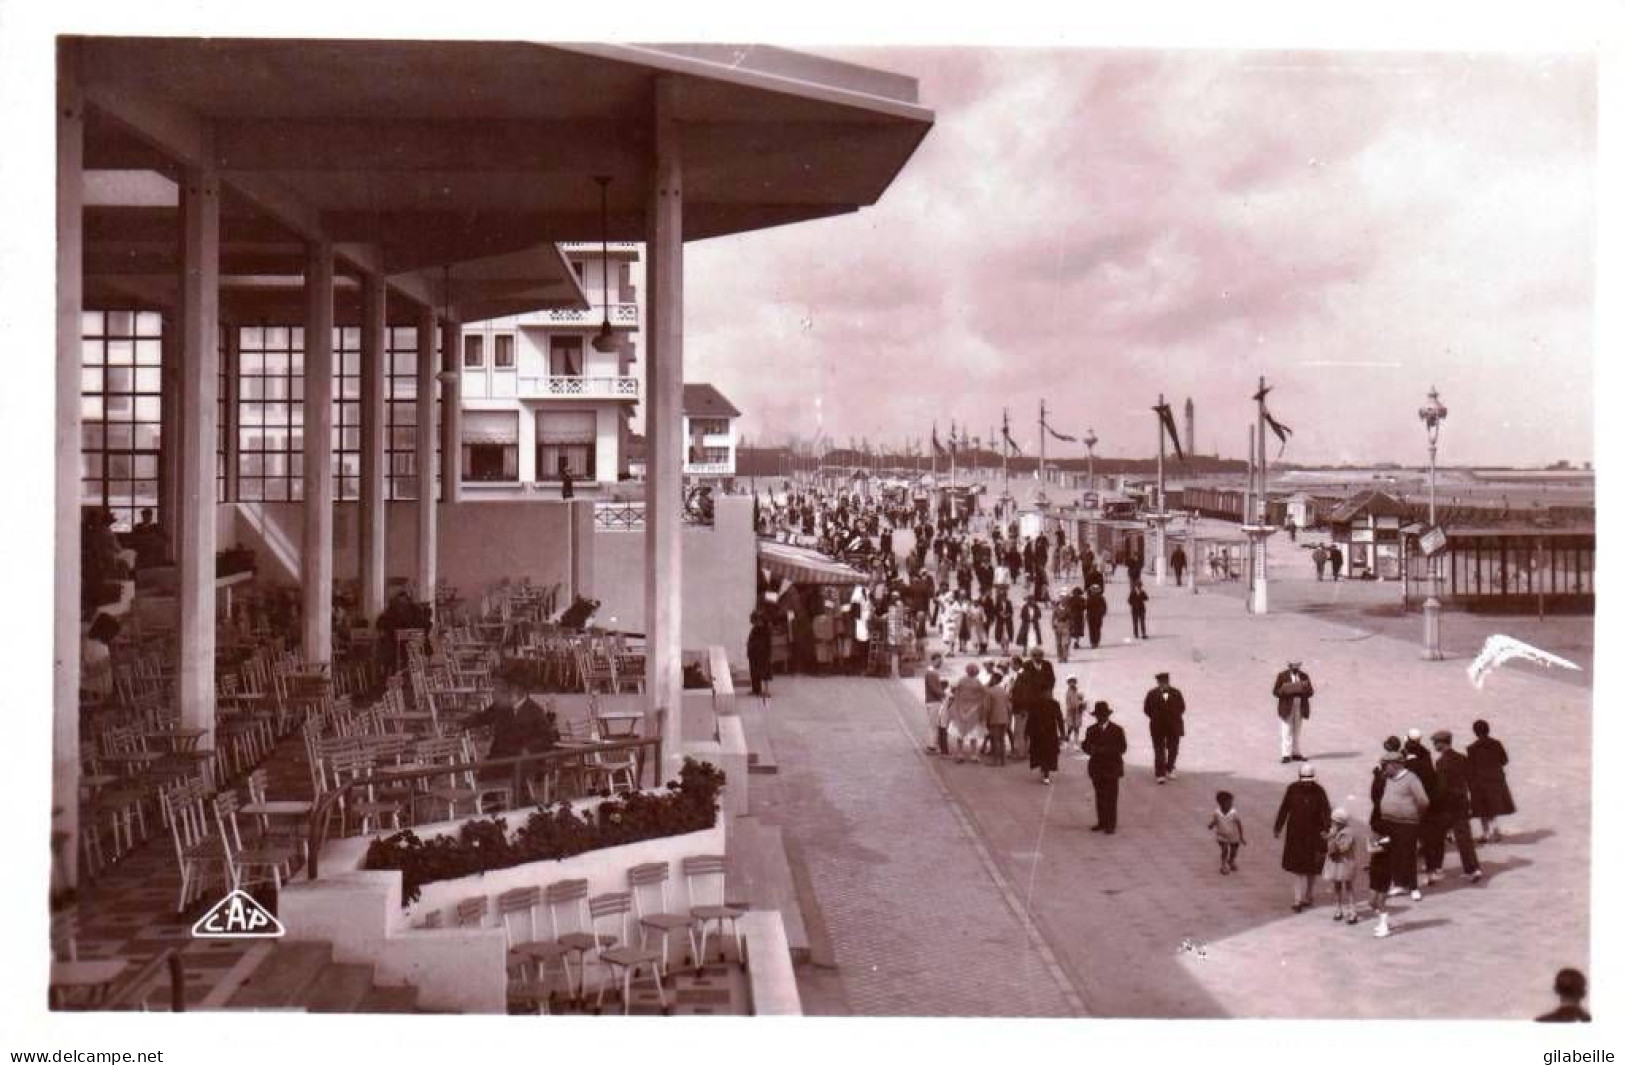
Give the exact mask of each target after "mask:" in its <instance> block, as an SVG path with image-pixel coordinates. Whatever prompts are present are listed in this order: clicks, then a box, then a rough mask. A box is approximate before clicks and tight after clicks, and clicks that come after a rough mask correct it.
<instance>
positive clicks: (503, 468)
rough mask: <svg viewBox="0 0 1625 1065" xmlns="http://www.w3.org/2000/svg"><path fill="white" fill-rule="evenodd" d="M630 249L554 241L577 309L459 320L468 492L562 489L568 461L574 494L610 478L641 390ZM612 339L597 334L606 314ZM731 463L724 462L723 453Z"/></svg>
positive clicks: (634, 256)
mask: <svg viewBox="0 0 1625 1065" xmlns="http://www.w3.org/2000/svg"><path fill="white" fill-rule="evenodd" d="M638 248H639V246H638V245H637V244H634V243H612V244H610V245H609V248H608V257H607V259H606V258H605V256H604V254H603V253H602V252H601V251H600V248H599V245H598V244H562V245H560V249H561V250H562V251H563V253H564V255H565V257H566V258H567V259H568V260H569V262H570V265H571V267H572V269H573V270H574V271H575V275H576V280H577V283H578V284H579V285H580V288H581V291H582V296H583V300H582V305H581V306H580V307H578V308H571V309H564V310H548V311H534V312H531V313H527V314H520V315H514V316H511V317H507V318H494V319H491V320H490V321H485V322H475V323H471V324H468V325H465V326H464V327H463V352H462V411H463V415H462V457H461V462H462V469H463V487H464V490H465V491H466V492H467V493H468V495H469V497H470V498H473V499H482V498H500V497H502V496H505V495H518V496H537V495H541V496H547V495H557V494H559V491H560V488H561V486H562V483H563V482H562V471H563V470H564V469H565V468H568V469H569V471H570V474H571V476H572V477H573V478H574V479H575V489H576V492H577V493H578V494H579V495H581V496H586V497H591V496H594V495H600V494H608V489H609V488H610V487H611V486H613V485H614V484H615V482H616V481H617V480H618V479H619V471H620V470H621V468H622V466H623V465H624V463H623V462H622V457H621V456H622V451H623V448H624V443H625V440H626V435H627V422H628V420H629V419H630V418H631V416H632V413H633V411H634V410H635V408H636V406H637V403H638V400H639V399H640V398H641V397H642V380H641V378H640V377H639V376H637V375H636V374H634V373H633V372H632V363H633V362H634V361H635V360H636V358H637V344H636V336H637V330H638V321H639V305H638V290H637V287H636V285H635V283H634V279H633V274H634V271H635V270H636V268H637V265H638V260H639V251H638ZM606 266H607V269H608V271H609V292H608V297H609V303H608V316H607V320H608V322H609V325H610V329H611V333H612V335H613V337H614V340H615V341H616V347H615V349H614V350H613V351H608V352H604V351H599V350H597V348H596V347H594V343H593V342H594V341H595V340H596V339H597V337H598V335H599V331H600V330H601V329H602V327H603V323H604V322H605V320H606V316H605V303H604V295H605V293H604V273H605V269H606ZM730 461H731V459H730Z"/></svg>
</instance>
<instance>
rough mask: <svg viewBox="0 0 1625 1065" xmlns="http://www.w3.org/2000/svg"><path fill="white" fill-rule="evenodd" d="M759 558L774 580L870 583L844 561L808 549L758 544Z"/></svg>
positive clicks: (806, 582) (805, 582)
mask: <svg viewBox="0 0 1625 1065" xmlns="http://www.w3.org/2000/svg"><path fill="white" fill-rule="evenodd" d="M756 557H757V558H758V559H759V560H760V561H761V565H762V568H763V569H765V570H767V572H768V573H770V574H772V575H773V576H774V577H777V578H782V579H784V580H788V581H790V583H792V584H801V585H809V584H833V585H843V586H846V585H853V584H868V583H869V578H868V577H866V576H865V575H864V574H862V573H861V572H859V571H858V570H855V569H853V568H852V567H851V566H848V565H847V564H846V563H845V562H837V561H836V560H835V559H833V558H830V557H829V556H828V555H826V554H824V553H823V552H821V551H814V550H813V549H811V548H808V547H792V546H791V545H790V544H781V543H776V542H774V541H771V540H762V541H759V542H758V543H757V546H756Z"/></svg>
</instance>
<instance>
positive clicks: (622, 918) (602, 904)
mask: <svg viewBox="0 0 1625 1065" xmlns="http://www.w3.org/2000/svg"><path fill="white" fill-rule="evenodd" d="M587 911H588V913H589V914H590V915H591V917H592V928H593V939H594V944H593V950H594V952H595V953H597V955H598V960H599V961H601V962H603V963H604V965H605V966H606V967H607V968H608V969H609V979H607V980H605V981H603V982H602V983H600V984H599V985H598V999H597V1003H596V1005H595V1007H594V1012H595V1013H596V1012H602V1011H603V1008H604V992H605V991H607V990H608V989H609V985H610V983H612V982H616V983H618V984H619V989H620V994H621V1007H622V1011H623V1012H624V1013H631V1012H632V980H633V978H634V977H635V976H636V975H637V974H638V971H639V970H646V971H648V972H649V973H651V974H653V976H654V981H655V990H656V991H657V992H658V993H659V995H660V1008H661V1012H662V1013H670V1012H671V1007H670V1006H669V1005H667V1003H666V988H665V984H664V982H663V981H662V979H661V974H660V952H659V951H656V950H649V949H648V948H646V947H641V946H637V947H634V946H632V945H631V934H630V933H631V920H632V896H631V894H630V893H628V892H625V891H612V892H609V893H607V894H603V895H594V896H593V897H592V898H590V899H588V900H587ZM617 941H618V942H619V943H620V944H621V945H620V946H612V945H611V944H612V943H615V942H617Z"/></svg>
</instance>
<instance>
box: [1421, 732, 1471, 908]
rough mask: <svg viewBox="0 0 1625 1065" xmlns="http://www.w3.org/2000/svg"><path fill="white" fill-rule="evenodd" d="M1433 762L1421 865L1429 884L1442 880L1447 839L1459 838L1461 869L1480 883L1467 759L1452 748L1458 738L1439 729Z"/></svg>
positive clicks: (1432, 737) (1434, 743)
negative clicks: (1431, 794)
mask: <svg viewBox="0 0 1625 1065" xmlns="http://www.w3.org/2000/svg"><path fill="white" fill-rule="evenodd" d="M1429 738H1430V739H1431V740H1432V741H1433V750H1434V751H1435V757H1434V759H1433V802H1432V804H1431V805H1430V806H1429V807H1428V816H1427V818H1426V820H1425V821H1424V822H1423V825H1422V862H1423V864H1424V865H1426V867H1427V882H1428V883H1429V884H1432V883H1434V882H1435V881H1437V880H1439V879H1441V877H1442V875H1443V874H1442V872H1441V871H1442V869H1443V868H1444V839H1445V836H1446V835H1454V836H1455V837H1456V850H1457V851H1458V852H1459V853H1460V854H1461V869H1462V872H1464V873H1466V874H1467V878H1468V879H1469V880H1471V881H1473V882H1474V883H1477V882H1478V881H1479V880H1480V879H1481V878H1482V877H1483V875H1484V874H1483V872H1482V871H1481V870H1480V869H1479V867H1478V849H1477V848H1476V847H1474V846H1473V830H1472V825H1471V824H1470V823H1469V821H1468V818H1469V817H1471V815H1472V812H1473V811H1472V798H1471V795H1470V792H1469V791H1468V777H1467V756H1466V755H1464V754H1462V753H1461V752H1460V751H1458V750H1455V749H1454V747H1453V744H1454V741H1455V737H1453V736H1452V735H1451V734H1450V732H1449V731H1448V730H1446V729H1440V730H1439V731H1437V732H1435V733H1434V734H1433V735H1432V736H1431V737H1429Z"/></svg>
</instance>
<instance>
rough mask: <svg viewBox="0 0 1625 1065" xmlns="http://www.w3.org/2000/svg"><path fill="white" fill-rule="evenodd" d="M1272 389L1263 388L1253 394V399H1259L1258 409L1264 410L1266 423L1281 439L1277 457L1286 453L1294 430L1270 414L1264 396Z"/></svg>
mask: <svg viewBox="0 0 1625 1065" xmlns="http://www.w3.org/2000/svg"><path fill="white" fill-rule="evenodd" d="M1270 391H1271V389H1270V388H1267V387H1266V388H1261V389H1259V390H1258V392H1257V393H1255V394H1254V395H1253V399H1255V400H1257V401H1258V409H1259V410H1260V411H1261V412H1263V415H1264V424H1265V425H1267V426H1269V427H1270V431H1271V432H1273V433H1274V434H1275V438H1276V439H1277V440H1279V441H1281V450H1280V451H1278V452H1276V455H1275V457H1276V458H1280V457H1281V456H1282V455H1284V454H1286V438H1287V437H1289V436H1291V435H1292V430H1291V428H1289V427H1288V426H1285V425H1282V424H1281V423H1280V422H1278V421H1276V420H1275V417H1274V415H1272V414H1270V409H1269V407H1268V406H1267V405H1266V404H1265V402H1264V397H1265V396H1268V395H1269V394H1270Z"/></svg>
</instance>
